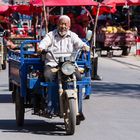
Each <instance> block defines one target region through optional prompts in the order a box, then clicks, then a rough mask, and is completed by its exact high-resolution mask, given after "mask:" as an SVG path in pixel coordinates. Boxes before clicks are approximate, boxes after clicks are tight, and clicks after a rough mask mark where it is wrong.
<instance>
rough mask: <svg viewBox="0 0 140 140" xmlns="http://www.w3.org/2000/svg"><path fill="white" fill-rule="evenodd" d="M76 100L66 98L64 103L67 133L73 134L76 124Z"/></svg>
mask: <svg viewBox="0 0 140 140" xmlns="http://www.w3.org/2000/svg"><path fill="white" fill-rule="evenodd" d="M75 104H76V100H75V99H74V98H69V99H68V98H67V99H66V100H65V104H64V107H65V108H64V112H65V113H64V114H65V115H64V122H65V128H66V133H67V135H73V134H74V132H75V125H76V108H75Z"/></svg>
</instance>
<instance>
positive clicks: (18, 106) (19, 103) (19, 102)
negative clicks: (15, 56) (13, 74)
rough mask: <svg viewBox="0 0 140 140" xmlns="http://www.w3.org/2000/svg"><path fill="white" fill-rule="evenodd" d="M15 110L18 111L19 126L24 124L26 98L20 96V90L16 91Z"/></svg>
mask: <svg viewBox="0 0 140 140" xmlns="http://www.w3.org/2000/svg"><path fill="white" fill-rule="evenodd" d="M15 102H16V103H15V112H16V124H17V126H23V124H24V98H23V97H21V96H20V93H19V90H17V92H16V101H15Z"/></svg>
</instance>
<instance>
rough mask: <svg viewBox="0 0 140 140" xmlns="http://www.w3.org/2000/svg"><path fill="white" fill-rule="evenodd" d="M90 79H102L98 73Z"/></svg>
mask: <svg viewBox="0 0 140 140" xmlns="http://www.w3.org/2000/svg"><path fill="white" fill-rule="evenodd" d="M91 79H92V80H102V77H100V76H99V75H95V76H94V77H92V78H91Z"/></svg>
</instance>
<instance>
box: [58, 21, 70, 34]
mask: <svg viewBox="0 0 140 140" xmlns="http://www.w3.org/2000/svg"><path fill="white" fill-rule="evenodd" d="M69 29H70V22H69V21H68V20H67V19H61V20H60V21H59V23H58V32H59V34H60V35H61V36H64V35H66V34H67V32H68V30H69Z"/></svg>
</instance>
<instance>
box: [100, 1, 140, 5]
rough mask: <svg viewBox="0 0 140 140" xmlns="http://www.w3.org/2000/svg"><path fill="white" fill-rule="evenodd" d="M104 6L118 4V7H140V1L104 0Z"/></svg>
mask: <svg viewBox="0 0 140 140" xmlns="http://www.w3.org/2000/svg"><path fill="white" fill-rule="evenodd" d="M102 3H104V4H114V3H115V4H116V5H117V6H122V5H140V0H104V1H103V2H102Z"/></svg>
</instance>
